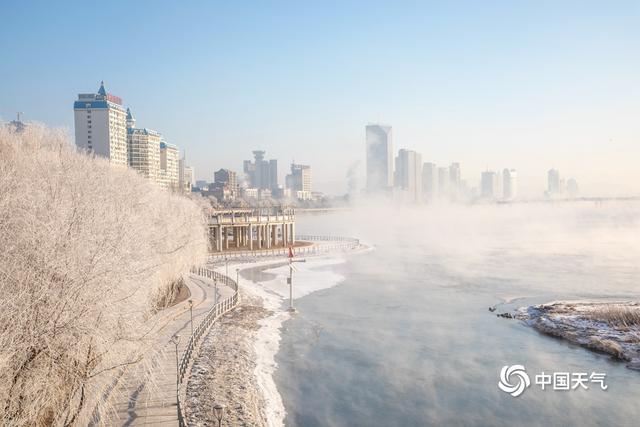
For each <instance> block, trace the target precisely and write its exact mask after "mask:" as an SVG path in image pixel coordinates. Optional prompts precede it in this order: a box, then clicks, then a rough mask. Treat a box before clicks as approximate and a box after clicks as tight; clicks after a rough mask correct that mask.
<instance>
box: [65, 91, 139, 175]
mask: <svg viewBox="0 0 640 427" xmlns="http://www.w3.org/2000/svg"><path fill="white" fill-rule="evenodd" d="M73 111H74V122H75V135H76V145H77V146H78V148H81V149H83V150H87V151H88V152H91V153H95V154H96V155H97V156H101V157H104V158H106V159H109V161H110V162H111V163H113V164H117V165H123V166H126V165H127V163H128V156H127V125H126V120H127V112H126V110H125V108H124V107H123V106H122V100H121V99H120V98H119V97H117V96H115V95H112V94H110V93H107V91H106V90H105V88H104V82H102V83H101V84H100V89H98V93H81V94H79V95H78V100H77V101H75V102H74V103H73Z"/></svg>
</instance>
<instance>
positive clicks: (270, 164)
mask: <svg viewBox="0 0 640 427" xmlns="http://www.w3.org/2000/svg"><path fill="white" fill-rule="evenodd" d="M264 155H265V152H264V151H262V150H256V151H254V152H253V157H254V161H253V162H251V160H245V161H244V162H243V171H244V173H245V175H246V176H247V179H248V181H249V184H250V186H251V188H257V189H259V190H276V189H277V188H278V161H277V160H276V159H271V160H265V159H264Z"/></svg>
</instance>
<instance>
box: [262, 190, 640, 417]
mask: <svg viewBox="0 0 640 427" xmlns="http://www.w3.org/2000/svg"><path fill="white" fill-rule="evenodd" d="M296 231H297V232H300V233H314V234H336V235H349V236H355V237H359V238H361V239H362V240H363V241H364V242H366V243H368V244H369V245H371V246H373V247H374V248H375V249H374V250H373V251H370V252H367V253H363V254H358V255H351V256H348V257H346V262H344V263H337V264H329V265H323V266H321V267H318V270H319V273H320V270H323V269H324V270H326V269H330V270H331V272H332V273H333V274H336V275H339V276H341V277H342V280H340V281H339V283H338V284H337V285H336V286H334V287H331V288H328V289H324V290H319V291H316V292H313V293H311V294H308V295H306V296H303V297H301V298H298V299H297V300H296V301H295V303H296V305H297V308H298V310H299V312H298V314H297V315H296V316H295V317H294V318H292V319H291V320H289V321H287V322H285V323H284V327H283V330H282V341H281V344H280V350H279V352H278V354H277V356H276V361H277V362H278V369H277V371H276V373H275V382H276V385H277V387H278V390H279V392H280V394H281V396H282V399H283V402H284V406H285V408H286V411H287V417H286V419H285V424H286V425H287V426H305V427H312V426H377V425H380V426H422V425H440V426H456V425H461V426H462V425H464V426H474V425H477V426H486V425H505V426H506V425H509V426H519V425H540V426H543V425H545V426H546V425H554V426H555V425H558V426H561V425H589V426H590V425H602V426H611V425H639V424H638V423H639V422H640V421H638V420H640V403H639V402H640V372H637V371H632V370H629V369H627V368H626V367H625V366H624V364H623V363H619V362H615V361H612V360H610V358H609V357H607V356H605V355H600V354H595V353H593V352H591V351H589V350H586V349H583V348H580V347H578V346H574V345H570V344H567V343H565V342H563V341H561V340H558V339H554V338H550V337H547V336H543V335H541V334H539V333H537V332H536V331H534V330H533V329H531V328H529V327H527V326H525V325H523V324H521V323H520V322H518V321H515V320H510V319H503V318H497V317H496V316H495V313H491V312H489V310H488V307H490V306H495V305H497V309H498V311H506V310H509V309H511V308H514V307H518V306H523V305H530V304H533V303H542V302H548V301H552V300H555V299H584V298H601V297H608V298H640V280H639V279H640V204H638V203H632V202H616V203H605V204H594V203H590V202H576V203H556V204H519V205H492V206H488V205H487V206H473V207H441V208H405V209H390V208H385V207H380V206H367V207H362V208H359V209H356V210H354V211H350V212H340V213H332V214H324V215H312V216H304V215H299V216H298V218H297V230H296ZM324 273H326V271H325V272H324ZM514 364H521V365H523V366H524V367H525V368H526V371H527V372H528V373H529V375H531V379H532V382H533V376H534V375H535V374H538V373H540V372H545V373H553V372H570V373H589V374H590V373H592V372H598V373H606V384H607V385H608V389H607V390H601V388H600V387H599V386H598V385H596V384H589V389H588V390H583V389H577V390H570V391H559V390H553V389H552V388H549V386H547V388H546V389H545V390H542V389H541V388H540V386H539V385H535V384H532V385H531V386H530V387H529V388H527V389H526V390H525V392H524V393H523V394H522V395H521V396H519V397H516V398H514V397H511V396H510V395H509V394H506V393H504V392H502V391H500V390H499V389H498V387H497V383H498V379H499V372H500V369H501V367H502V366H504V365H514Z"/></svg>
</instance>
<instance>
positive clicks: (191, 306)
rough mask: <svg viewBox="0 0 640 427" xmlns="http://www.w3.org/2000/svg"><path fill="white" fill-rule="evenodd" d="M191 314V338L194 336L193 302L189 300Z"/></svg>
mask: <svg viewBox="0 0 640 427" xmlns="http://www.w3.org/2000/svg"><path fill="white" fill-rule="evenodd" d="M189 312H190V313H191V336H193V300H189Z"/></svg>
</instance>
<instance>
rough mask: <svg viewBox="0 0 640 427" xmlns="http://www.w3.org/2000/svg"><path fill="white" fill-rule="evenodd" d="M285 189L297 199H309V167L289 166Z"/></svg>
mask: <svg viewBox="0 0 640 427" xmlns="http://www.w3.org/2000/svg"><path fill="white" fill-rule="evenodd" d="M285 185H286V187H287V189H289V190H291V194H292V195H293V196H295V197H297V198H298V199H304V200H308V199H310V198H311V166H308V165H298V164H295V163H292V164H291V173H290V174H289V175H287V176H286V178H285Z"/></svg>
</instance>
